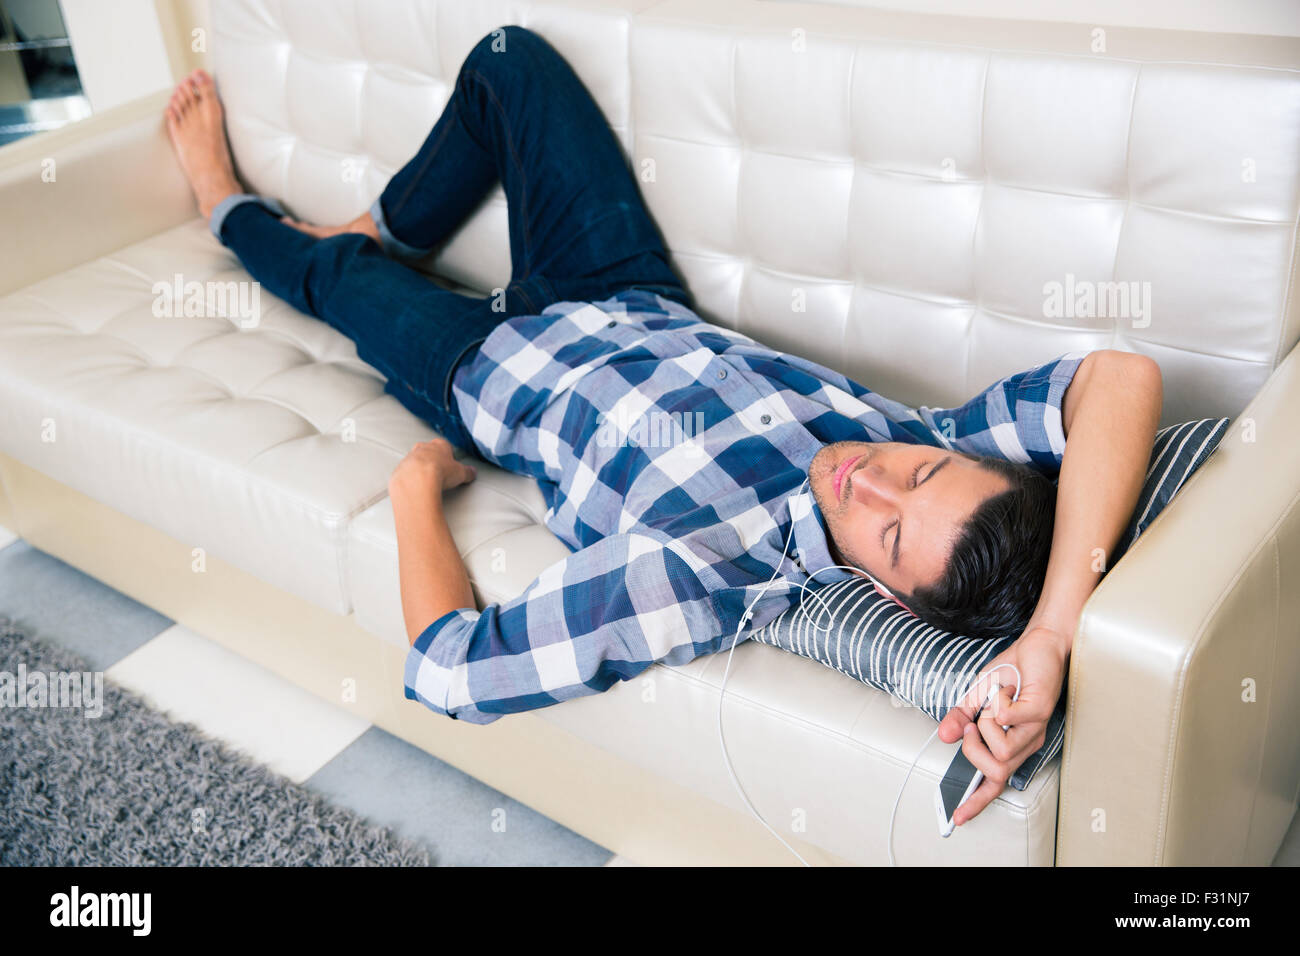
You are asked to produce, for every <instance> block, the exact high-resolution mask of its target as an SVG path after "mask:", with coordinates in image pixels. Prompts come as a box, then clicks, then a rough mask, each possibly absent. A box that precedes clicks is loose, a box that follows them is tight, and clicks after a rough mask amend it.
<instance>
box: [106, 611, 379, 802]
mask: <svg viewBox="0 0 1300 956" xmlns="http://www.w3.org/2000/svg"><path fill="white" fill-rule="evenodd" d="M105 676H106V677H107V678H108V679H109V680H113V681H116V682H117V683H118V684H120V685H121V686H123V687H126V688H127V689H129V690H132V691H134V692H135V693H137V694H139V695H140V696H141V697H143V698H145V699H146V700H148V701H149V703H150V704H151V705H152V706H154V707H157V708H158V709H160V710H163V711H166V712H167V713H168V714H169V715H171V716H172V717H173V718H174V719H176V720H182V721H187V722H189V723H192V724H194V725H196V726H197V727H198V728H199V729H200V730H202V731H203V732H204V733H206V734H208V735H210V736H212V737H215V738H217V739H219V740H222V741H224V742H226V743H228V744H230V745H231V746H233V747H235V748H236V749H238V750H241V751H243V752H244V753H245V754H247V755H248V756H250V757H251V758H253V759H254V760H257V761H259V762H261V763H263V764H266V765H267V766H269V767H270V768H271V769H272V770H274V771H275V772H277V773H280V774H283V775H284V776H286V777H288V778H289V779H291V780H293V781H295V782H297V783H301V782H303V781H304V780H306V779H307V778H308V777H310V776H311V775H312V774H313V773H315V772H316V771H317V770H319V769H320V768H321V767H322V766H324V765H325V764H326V763H328V762H329V761H330V760H331V759H332V758H333V757H335V756H336V755H337V754H338V753H339V751H341V750H342V749H343V748H344V747H346V746H348V744H350V743H352V742H353V741H354V740H356V739H357V738H358V737H360V736H361V735H362V734H363V733H364V732H365V731H366V729H367V728H368V727H369V726H370V724H369V722H367V721H366V720H363V719H362V718H360V717H357V716H356V715H354V714H350V713H348V712H347V711H346V710H344V709H343V708H341V707H335V706H333V705H331V704H328V703H326V702H325V701H323V700H321V699H320V698H318V697H316V696H315V695H313V694H310V693H308V692H307V691H305V690H302V689H301V688H298V687H295V686H294V685H293V684H290V683H289V682H288V681H286V680H284V679H283V678H281V677H279V676H277V675H275V674H272V673H271V672H270V671H268V670H266V669H264V668H262V667H260V666H258V665H257V664H254V663H253V662H251V661H249V660H246V659H245V658H243V657H240V656H239V655H238V654H235V653H234V652H232V651H229V650H227V649H226V648H224V647H222V646H221V645H220V644H218V643H216V642H215V641H211V640H208V639H207V638H205V637H202V636H200V635H198V634H196V633H194V632H193V631H191V630H189V629H187V628H184V627H181V626H180V625H173V626H172V627H169V628H168V629H167V630H165V631H163V632H162V633H161V634H159V635H158V636H157V637H155V638H154V639H153V640H151V641H149V642H148V643H146V644H143V645H142V646H141V647H139V648H138V649H136V650H135V651H133V652H131V653H130V654H128V655H127V656H126V657H124V658H122V660H120V661H118V662H117V663H116V664H114V665H113V666H112V667H110V668H109V669H108V670H107V671H105Z"/></svg>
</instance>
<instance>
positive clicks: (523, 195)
mask: <svg viewBox="0 0 1300 956" xmlns="http://www.w3.org/2000/svg"><path fill="white" fill-rule="evenodd" d="M465 75H466V76H473V77H475V78H476V79H477V80H478V81H479V82H480V83H482V84H483V89H485V90H487V94H488V96H489V97H491V99H492V102H493V104H494V105H495V106H496V109H497V112H498V113H499V114H500V116H501V125H502V126H503V127H504V128H505V133H506V148H507V149H508V150H509V151H510V158H511V160H512V161H513V162H514V164H515V170H516V171H517V172H518V174H519V204H520V206H521V207H522V208H521V209H520V210H519V222H520V225H521V227H522V229H523V233H524V261H525V262H526V263H528V264H529V265H531V262H532V256H531V255H529V249H531V248H532V245H533V238H532V236H531V235H530V234H529V231H528V216H527V209H528V180H527V179H526V178H525V177H524V165H523V163H521V162H520V161H519V154H518V153H516V152H515V143H514V131H513V130H512V129H511V127H510V118H509V116H507V115H506V108H505V106H504V105H502V103H501V100H500V98H499V97H498V96H497V94H496V91H495V90H493V89H492V84H490V83H489V82H488V80H487V77H486V76H484V75H483V74H482V73H480V72H479V71H478V70H474V69H466V70H465ZM498 178H500V173H498ZM520 278H521V279H527V278H528V272H525V273H524V274H523V275H522V276H520Z"/></svg>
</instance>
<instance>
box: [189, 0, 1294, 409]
mask: <svg viewBox="0 0 1300 956" xmlns="http://www.w3.org/2000/svg"><path fill="white" fill-rule="evenodd" d="M362 9H363V8H362V7H361V6H359V5H357V4H355V3H354V2H352V0H278V2H275V3H269V2H265V0H230V2H225V3H222V4H217V5H214V7H213V17H214V31H215V38H214V42H213V52H214V58H215V67H216V72H217V77H218V82H219V83H220V85H221V88H222V92H223V95H224V96H225V97H226V100H227V103H228V105H229V113H230V129H231V137H232V144H233V148H234V151H235V155H236V158H237V160H238V162H239V165H240V168H241V171H242V172H243V174H244V175H245V176H246V177H247V178H248V180H249V182H250V183H251V184H252V185H253V186H254V187H255V188H256V189H258V190H260V191H263V192H267V193H270V194H272V195H275V196H277V197H279V198H282V199H284V200H286V202H287V203H288V204H289V205H290V206H291V207H292V208H293V209H294V210H295V211H296V212H297V213H298V214H300V215H302V216H306V217H308V218H312V219H317V220H320V221H343V220H345V219H347V218H350V217H352V216H354V215H356V214H357V213H359V212H360V211H362V210H363V209H364V208H365V207H366V206H367V205H368V204H369V202H370V201H371V200H372V199H373V198H374V197H375V196H376V195H378V193H379V191H380V190H381V189H382V188H383V185H384V183H385V182H386V181H387V178H388V177H389V176H390V175H391V173H392V172H393V170H395V169H396V168H397V167H398V166H400V164H401V163H402V162H404V161H405V159H406V158H408V157H409V156H410V155H411V154H412V153H413V152H414V150H415V149H416V147H417V146H418V144H419V142H420V140H421V138H422V136H423V135H424V133H425V132H426V131H427V130H428V129H429V127H430V126H431V124H432V122H433V120H434V118H435V117H436V116H437V115H438V113H439V111H440V110H441V107H442V105H443V104H444V103H445V102H446V100H447V97H448V95H449V92H450V89H451V86H452V84H453V83H454V81H455V77H456V74H457V71H458V69H459V66H460V63H461V61H462V60H463V58H464V55H465V53H466V52H467V51H468V50H469V48H470V47H471V46H472V45H473V43H474V42H475V41H476V40H477V39H478V38H480V37H481V36H483V35H484V34H485V33H487V32H488V31H490V30H491V29H493V28H494V27H496V26H499V25H501V24H503V23H510V22H514V23H522V24H523V25H525V26H528V27H531V28H532V29H534V30H536V31H538V32H539V33H541V34H542V35H543V36H545V37H546V38H547V39H548V40H549V41H550V42H551V43H552V44H553V45H554V46H556V48H557V49H558V50H559V51H560V52H561V53H562V54H563V55H564V56H565V57H566V58H568V59H569V60H570V62H571V63H572V64H573V66H574V68H575V70H576V71H577V72H578V74H579V75H580V76H581V77H582V78H583V80H584V81H585V82H586V84H587V86H588V87H589V88H590V89H591V91H592V93H593V95H594V97H595V98H596V100H597V101H598V103H599V104H600V106H601V108H602V109H603V110H604V112H605V114H606V115H607V116H608V117H609V120H610V123H611V126H612V127H613V129H614V131H615V133H616V134H617V135H618V136H619V138H620V140H621V141H622V142H623V143H624V146H625V148H626V149H627V151H628V155H629V159H630V161H631V162H632V164H633V168H634V170H635V172H636V173H637V175H638V178H639V180H640V182H641V185H642V191H643V193H644V194H645V196H646V199H647V202H648V204H649V206H650V209H651V211H652V213H653V214H654V216H655V217H656V220H657V221H658V223H659V225H660V226H661V227H662V229H663V232H664V235H665V238H666V240H667V242H668V245H669V247H670V248H671V250H672V252H673V254H674V261H675V262H676V264H677V266H678V267H679V268H680V270H681V271H682V273H683V274H684V276H685V278H686V279H687V281H688V282H689V284H690V287H691V290H692V292H693V293H694V294H695V296H696V299H697V302H698V303H699V306H700V311H701V314H702V315H703V316H704V317H705V318H706V319H709V320H710V321H716V322H720V323H722V324H724V325H730V326H732V327H736V328H739V329H741V330H742V331H744V332H746V333H747V334H750V335H753V336H754V337H756V338H758V339H760V340H762V341H766V342H768V343H769V344H772V345H774V346H776V347H782V348H789V349H791V350H794V351H797V352H799V353H800V354H804V355H806V356H807V357H809V358H812V359H815V360H817V361H820V362H823V363H825V364H828V365H830V366H831V367H834V368H837V369H839V370H841V371H843V372H845V373H846V374H849V375H850V376H852V377H854V378H856V379H858V380H859V381H862V382H864V383H866V384H868V385H870V386H871V387H872V388H874V389H876V390H878V391H880V392H882V393H883V394H887V395H889V396H890V397H892V398H896V399H898V400H900V401H904V402H907V403H909V404H919V403H921V402H923V401H928V402H940V403H946V404H958V403H960V402H961V401H962V400H964V399H965V398H967V397H968V396H969V395H970V394H973V393H974V391H976V390H978V388H979V387H980V386H982V385H983V384H984V383H987V382H989V381H993V380H995V379H997V378H999V377H1001V376H1003V375H1007V374H1010V373H1012V372H1014V371H1016V370H1018V369H1022V368H1028V367H1031V366H1033V365H1035V364H1039V363H1041V362H1042V361H1045V360H1046V359H1048V358H1050V357H1051V356H1053V355H1057V354H1060V353H1062V352H1065V351H1071V350H1074V349H1094V348H1108V347H1113V348H1125V349H1130V350H1133V351H1137V352H1141V353H1144V354H1147V355H1150V356H1152V357H1153V358H1156V359H1157V360H1158V361H1159V362H1160V364H1161V368H1162V370H1163V371H1164V375H1165V385H1166V398H1165V407H1164V417H1163V420H1162V424H1165V425H1167V424H1171V423H1174V422H1179V421H1185V420H1188V419H1192V418H1201V417H1207V416H1214V417H1219V416H1224V415H1233V414H1235V413H1237V412H1238V411H1240V410H1241V408H1242V407H1243V406H1244V405H1245V403H1246V401H1247V400H1248V399H1249V397H1250V396H1252V395H1254V394H1255V392H1256V391H1258V389H1259V387H1260V385H1262V383H1263V381H1264V379H1265V378H1266V377H1267V375H1268V373H1269V372H1270V371H1271V370H1272V368H1273V367H1274V366H1275V365H1276V364H1277V362H1278V361H1279V360H1280V357H1281V356H1282V355H1284V354H1285V353H1286V351H1288V350H1289V348H1290V347H1291V345H1293V344H1294V343H1295V341H1296V339H1297V336H1300V314H1298V313H1297V309H1296V306H1295V305H1294V303H1289V302H1288V298H1287V289H1288V279H1289V274H1290V263H1291V258H1292V254H1293V251H1294V245H1293V243H1294V230H1295V222H1296V219H1297V213H1298V211H1300V151H1298V150H1297V149H1296V147H1295V143H1296V142H1297V141H1298V140H1300V73H1297V71H1296V70H1294V69H1277V68H1262V67H1251V66H1238V65H1235V64H1233V63H1232V62H1231V60H1230V59H1228V58H1226V57H1225V55H1224V53H1223V51H1218V53H1217V54H1216V55H1218V56H1219V58H1220V59H1225V60H1226V62H1211V58H1210V54H1214V53H1216V51H1215V50H1209V51H1207V50H1205V49H1201V48H1194V47H1190V46H1186V44H1184V46H1181V47H1180V46H1178V45H1177V43H1174V42H1173V41H1170V42H1169V43H1166V44H1165V45H1164V46H1161V47H1153V53H1152V54H1151V55H1150V56H1149V57H1147V58H1145V59H1144V58H1141V57H1138V56H1134V55H1119V54H1117V53H1114V52H1106V51H1100V52H1094V51H1092V50H1091V49H1090V38H1089V34H1088V33H1087V31H1085V30H1082V29H1081V28H1079V29H1070V28H1068V27H1064V26H1063V27H1060V28H1056V29H1052V30H1047V29H1043V30H1039V31H1015V30H1012V29H1009V28H1008V26H1007V24H1006V23H1005V22H1001V23H994V24H992V25H989V24H988V23H987V21H964V20H960V19H957V18H944V17H917V16H907V15H901V14H892V13H888V12H882V11H872V10H857V9H846V8H843V7H831V6H827V5H824V4H816V3H813V4H789V3H756V2H753V0H661V2H634V0H622V2H618V0H615V2H607V3H583V4H568V3H560V2H553V0H552V2H524V3H519V2H505V0H475V2H473V3H470V2H463V0H388V2H384V3H373V4H366V5H365V6H364V15H362V12H361V11H362ZM1022 37H1027V38H1026V39H1021V38H1022ZM1114 42H1116V43H1118V40H1115V41H1114ZM1170 44H1173V45H1170ZM1219 46H1220V47H1222V46H1224V44H1219ZM1139 48H1140V46H1139V45H1138V44H1136V43H1134V44H1130V46H1129V47H1127V48H1126V49H1130V50H1134V49H1139ZM507 249H508V246H507V242H506V217H505V209H504V203H503V200H502V198H501V195H500V193H499V192H498V194H497V195H495V196H492V197H489V198H488V199H487V200H486V201H485V204H484V207H483V208H482V209H481V210H480V212H479V214H478V215H477V216H476V217H474V218H473V219H472V220H471V221H469V222H468V223H467V224H466V226H465V227H464V228H463V229H462V230H461V232H460V233H459V234H458V235H457V236H455V237H453V239H452V241H451V242H449V243H448V244H447V246H446V247H445V248H444V249H443V250H442V251H441V252H440V253H439V255H438V256H437V257H436V258H435V259H434V260H433V261H431V262H430V263H429V267H430V268H436V269H437V270H438V271H440V272H442V273H443V274H446V275H448V276H450V277H452V278H454V279H456V280H457V281H459V282H461V283H463V284H466V285H469V286H472V287H475V288H478V289H480V290H488V289H491V288H494V287H497V286H501V285H504V283H505V281H506V280H507V279H508V276H509V259H508V253H507ZM1049 281H1054V282H1058V283H1059V284H1060V286H1061V288H1062V290H1064V289H1065V288H1067V283H1069V284H1070V285H1069V286H1068V288H1069V289H1071V290H1073V289H1075V288H1077V284H1078V283H1087V282H1098V283H1105V282H1111V281H1120V282H1125V283H1130V282H1136V283H1138V285H1137V286H1135V287H1130V290H1131V291H1134V292H1136V293H1137V294H1138V295H1139V296H1141V295H1143V294H1144V293H1143V291H1142V285H1141V284H1142V283H1148V284H1149V288H1148V290H1147V292H1148V293H1149V299H1148V300H1147V301H1146V303H1145V308H1144V309H1142V310H1139V309H1137V308H1134V307H1133V306H1130V309H1129V313H1130V314H1128V315H1114V314H1105V313H1107V312H1108V311H1113V310H1112V309H1111V308H1110V306H1109V304H1108V305H1106V306H1104V307H1095V308H1094V310H1093V311H1094V312H1095V313H1098V314H1095V315H1091V316H1090V315H1076V314H1072V312H1071V311H1064V314H1055V313H1053V311H1052V309H1050V308H1049V307H1048V305H1047V304H1046V300H1047V294H1046V292H1045V288H1044V286H1045V283H1046V282H1049ZM1105 294H1107V295H1109V293H1105ZM1071 298H1072V299H1073V297H1071ZM1135 301H1136V300H1135ZM1117 304H1118V303H1117ZM1139 311H1141V312H1142V314H1138V312H1139Z"/></svg>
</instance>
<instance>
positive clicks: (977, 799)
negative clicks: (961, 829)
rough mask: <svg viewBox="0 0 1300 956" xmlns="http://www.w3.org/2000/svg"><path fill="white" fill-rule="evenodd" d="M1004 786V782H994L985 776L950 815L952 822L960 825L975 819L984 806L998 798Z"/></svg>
mask: <svg viewBox="0 0 1300 956" xmlns="http://www.w3.org/2000/svg"><path fill="white" fill-rule="evenodd" d="M1004 786H1005V784H1001V783H996V782H995V781H993V780H990V779H989V778H988V777H985V778H984V780H983V782H981V783H980V785H979V786H978V787H976V788H975V792H974V793H972V794H971V795H970V797H969V798H968V799H967V800H966V802H965V803H963V804H962V805H961V806H960V807H958V808H957V811H956V812H955V813H954V814H953V815H952V822H953V824H954V825H956V826H961V825H962V824H964V823H969V822H970V821H971V820H973V819H975V818H976V817H977V816H979V815H980V814H981V813H982V812H983V811H984V808H985V807H987V806H988V805H989V804H990V803H992V802H993V801H994V800H996V799H997V798H998V794H999V793H1001V792H1002V790H1003V787H1004Z"/></svg>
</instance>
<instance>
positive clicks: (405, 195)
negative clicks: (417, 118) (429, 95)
mask: <svg viewBox="0 0 1300 956" xmlns="http://www.w3.org/2000/svg"><path fill="white" fill-rule="evenodd" d="M452 108H453V109H454V110H455V111H456V112H457V114H459V113H460V106H459V104H456V103H453V104H452ZM450 129H451V124H450V123H448V124H447V126H446V127H445V128H444V129H443V131H442V135H440V136H439V137H438V141H437V142H436V143H434V144H433V148H432V149H430V150H429V155H428V156H426V157H425V159H424V162H423V163H421V164H420V168H419V169H417V170H416V171H415V176H414V177H412V179H411V182H410V185H408V186H407V187H406V189H405V190H404V191H403V192H402V195H401V196H400V197H399V198H398V200H397V203H396V205H394V206H393V208H392V209H391V210H385V216H384V218H385V220H386V221H387V223H388V231H389V232H392V231H393V216H394V215H395V214H396V213H398V212H401V210H402V207H404V206H405V205H406V203H407V201H408V200H409V199H410V198H411V193H413V192H415V187H416V184H417V183H418V182H419V181H420V180H421V179H423V178H424V174H425V173H426V172H428V169H429V166H430V165H432V163H433V161H434V159H435V158H436V157H437V155H438V150H439V149H440V148H441V147H442V144H443V141H444V140H445V139H446V138H447V133H448V131H449V130H450ZM470 138H471V139H473V137H470ZM479 148H480V149H482V147H481V146H480V147H479ZM484 152H487V150H484ZM383 199H384V197H383V194H382V193H380V195H379V206H380V208H381V209H383ZM393 234H394V235H395V236H396V235H397V234H396V233H393ZM397 238H398V239H399V240H401V241H403V242H404V241H405V240H402V238H401V236H397ZM407 244H408V245H410V243H407Z"/></svg>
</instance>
